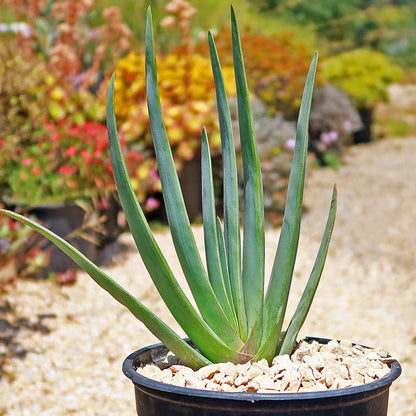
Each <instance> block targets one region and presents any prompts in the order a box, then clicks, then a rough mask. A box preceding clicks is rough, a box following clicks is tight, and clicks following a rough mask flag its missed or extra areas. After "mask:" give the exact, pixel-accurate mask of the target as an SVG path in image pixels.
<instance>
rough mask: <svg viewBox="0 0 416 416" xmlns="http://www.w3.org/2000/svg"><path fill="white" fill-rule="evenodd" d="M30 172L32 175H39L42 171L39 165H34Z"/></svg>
mask: <svg viewBox="0 0 416 416" xmlns="http://www.w3.org/2000/svg"><path fill="white" fill-rule="evenodd" d="M30 173H31V174H32V175H35V176H37V175H40V174H41V173H42V171H41V170H40V167H39V166H35V167H34V168H32V170H31V171H30Z"/></svg>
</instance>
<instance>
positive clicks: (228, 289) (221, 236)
mask: <svg viewBox="0 0 416 416" xmlns="http://www.w3.org/2000/svg"><path fill="white" fill-rule="evenodd" d="M217 241H218V252H219V255H220V263H221V269H222V276H223V279H224V286H225V291H226V293H227V297H228V300H229V302H230V305H231V306H232V309H233V310H234V313H235V308H234V307H233V294H232V291H231V282H230V277H229V275H228V264H227V254H226V249H225V241H224V233H223V231H222V228H221V220H220V219H219V217H217ZM236 319H237V317H236Z"/></svg>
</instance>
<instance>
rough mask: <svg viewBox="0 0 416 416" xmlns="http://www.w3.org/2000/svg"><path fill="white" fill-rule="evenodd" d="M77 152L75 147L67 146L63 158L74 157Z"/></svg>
mask: <svg viewBox="0 0 416 416" xmlns="http://www.w3.org/2000/svg"><path fill="white" fill-rule="evenodd" d="M77 152H78V149H77V147H76V146H74V145H72V146H69V147H68V149H66V151H65V156H69V157H72V156H75V155H76V154H77Z"/></svg>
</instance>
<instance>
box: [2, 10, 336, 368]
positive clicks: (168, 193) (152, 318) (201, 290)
mask: <svg viewBox="0 0 416 416" xmlns="http://www.w3.org/2000/svg"><path fill="white" fill-rule="evenodd" d="M231 23H232V41H233V58H234V70H235V81H236V87H237V100H238V113H239V126H240V140H241V150H242V158H243V174H244V217H243V224H244V227H243V233H244V234H243V239H242V240H243V243H241V237H240V216H239V212H240V210H239V199H238V183H237V168H236V156H235V149H234V139H233V133H232V125H231V118H230V113H229V108H228V103H227V97H226V93H225V86H224V80H223V77H222V73H221V68H220V63H219V59H218V55H217V51H216V47H215V43H214V39H213V37H212V35H211V33H209V35H208V38H209V48H210V54H211V62H212V71H213V74H214V81H215V87H216V94H217V106H218V114H219V122H220V130H221V140H222V157H223V169H224V213H223V214H224V223H223V224H222V223H221V222H220V220H219V219H218V217H217V216H216V213H215V203H214V190H213V179H212V166H211V159H210V150H209V144H208V137H207V133H206V131H205V129H203V131H202V145H201V160H202V193H203V222H204V234H205V256H206V264H207V267H206V268H205V267H204V265H203V261H202V259H201V256H200V253H199V252H198V249H197V245H196V242H195V239H194V236H193V233H192V229H191V226H190V223H189V220H188V216H187V213H186V209H185V205H184V200H183V197H182V193H181V189H180V185H179V180H178V176H177V172H176V169H175V163H174V160H173V157H172V153H171V149H170V146H169V141H168V137H167V134H166V129H165V125H164V121H163V115H162V111H161V104H160V99H159V92H158V84H157V75H156V59H155V49H154V39H153V30H152V17H151V12H150V8H149V9H148V11H147V19H146V33H145V41H146V83H147V101H148V110H149V117H150V124H151V130H152V136H153V141H154V147H155V151H156V156H157V160H158V166H159V174H160V178H161V182H162V189H163V197H164V201H165V206H166V210H167V216H168V222H169V227H170V230H171V234H172V238H173V242H174V245H175V249H176V252H177V255H178V258H179V260H180V263H181V266H182V269H183V272H184V275H185V277H186V279H187V282H188V284H189V287H190V289H191V291H192V294H193V297H194V300H195V303H196V305H197V307H198V310H199V312H198V311H197V310H196V309H195V307H194V306H193V305H192V304H191V302H190V301H189V299H188V298H187V297H186V295H185V294H184V292H183V290H182V289H181V287H180V286H179V284H178V282H177V280H176V278H175V276H174V275H173V273H172V270H171V268H170V267H169V265H168V263H167V261H166V259H165V257H164V256H163V254H162V251H161V249H160V247H159V246H158V244H157V242H156V240H155V238H154V236H153V234H152V232H151V230H150V227H149V225H148V223H147V221H146V219H145V216H144V214H143V211H142V210H141V208H140V205H139V204H138V202H137V199H136V196H135V194H134V191H133V188H132V186H131V183H130V180H129V177H128V174H127V170H126V166H125V163H124V159H123V155H122V151H121V148H120V143H119V140H118V134H117V126H116V119H115V114H114V77H115V75H114V74H113V76H112V78H111V81H110V83H109V87H108V94H107V129H108V134H109V140H110V152H111V160H112V166H113V172H114V177H115V182H116V185H117V190H118V193H119V196H120V201H121V203H122V206H123V210H124V212H125V215H126V218H127V221H128V224H129V227H130V230H131V233H132V235H133V237H134V241H135V243H136V245H137V248H138V251H139V252H140V255H141V257H142V259H143V262H144V264H145V266H146V268H147V270H148V272H149V274H150V276H151V278H152V280H153V282H154V284H155V286H156V288H157V290H158V291H159V293H160V295H161V297H162V298H163V300H164V302H165V303H166V305H167V307H168V308H169V310H170V311H171V312H172V314H173V316H174V317H175V319H176V320H177V322H178V323H179V324H180V326H181V327H182V328H183V330H184V331H185V333H186V334H187V335H188V336H189V338H190V339H191V340H192V341H193V343H194V344H195V346H196V347H197V349H194V348H192V347H191V346H189V345H188V343H186V342H185V341H184V340H183V339H182V338H181V337H179V336H178V335H177V334H176V333H175V332H174V331H173V330H172V329H170V328H169V327H168V326H167V325H166V324H165V323H164V322H162V321H161V320H160V319H159V318H158V317H157V316H156V315H155V314H154V313H153V312H151V311H150V310H149V309H148V308H147V307H145V306H144V305H143V304H142V303H141V302H139V301H138V300H137V299H136V298H135V297H134V296H132V295H131V294H129V293H128V292H127V291H126V290H124V289H123V288H122V287H121V286H120V285H119V284H118V283H116V282H115V281H114V280H112V279H111V278H110V277H109V276H108V275H107V274H106V273H104V272H103V271H102V270H100V269H99V268H98V267H97V266H96V265H95V264H93V263H92V262H91V261H90V260H88V259H87V258H86V257H85V256H84V255H83V254H82V253H80V252H79V251H78V250H77V249H76V248H74V247H72V246H71V245H70V244H69V243H67V242H66V241H65V240H63V239H62V238H60V237H58V236H57V235H55V234H53V233H52V232H50V231H49V230H47V229H45V228H44V227H42V226H41V225H39V224H37V223H35V222H33V221H32V220H30V219H28V218H25V217H23V216H20V215H18V214H16V213H14V212H11V211H6V210H2V212H3V213H5V214H7V215H9V216H10V217H12V218H15V219H17V220H20V221H22V222H24V223H26V224H27V225H29V226H31V227H32V228H33V229H35V230H37V231H38V232H39V233H41V234H42V235H44V236H45V237H47V238H48V239H49V240H51V241H52V242H53V243H55V244H56V245H57V246H58V247H59V248H61V249H62V250H63V251H64V252H65V253H66V254H67V255H68V256H70V257H71V258H72V259H73V260H74V261H75V262H76V263H78V265H79V266H80V267H81V268H83V269H84V270H85V271H86V272H87V273H88V274H89V275H90V276H91V277H92V278H93V279H94V280H95V281H96V282H97V283H98V284H99V285H100V286H101V287H102V288H103V289H105V290H106V291H108V292H109V293H110V294H111V295H112V296H113V297H114V298H115V299H116V300H117V301H119V302H120V303H121V304H123V305H124V306H125V307H126V308H128V309H129V310H130V311H131V312H132V313H133V315H134V316H136V317H137V318H138V319H139V320H141V321H142V322H143V323H144V324H145V325H146V326H147V328H148V329H149V330H150V331H151V332H152V333H153V334H154V335H155V336H156V337H158V338H159V339H160V340H161V341H162V342H163V343H164V344H165V345H166V346H167V347H168V348H169V349H170V350H171V351H172V352H174V353H175V354H176V355H177V356H179V357H180V358H181V359H182V360H183V361H184V363H185V364H187V365H189V366H190V367H192V368H199V367H201V366H203V365H206V364H209V363H210V362H222V361H231V362H235V363H242V362H246V361H248V360H250V359H253V360H258V359H261V358H266V359H267V360H268V361H271V359H272V358H273V357H274V356H275V355H276V354H287V353H290V352H291V351H292V349H293V346H294V344H295V341H296V337H297V335H298V332H299V329H300V327H301V325H302V324H303V322H304V320H305V317H306V314H307V312H308V310H309V307H310V305H311V302H312V299H313V297H314V294H315V290H316V287H317V285H318V282H319V279H320V276H321V273H322V269H323V267H324V262H325V259H326V255H327V251H328V245H329V240H330V236H331V233H332V229H333V224H334V220H335V210H336V188H335V187H334V192H333V197H332V202H331V207H330V211H329V217H328V220H327V224H326V228H325V231H324V235H323V238H322V242H321V245H320V248H319V251H318V255H317V258H316V261H315V264H314V267H313V270H312V272H311V275H310V277H309V280H308V283H307V285H306V288H305V291H304V293H303V295H302V297H301V300H300V302H299V305H298V307H297V309H296V311H295V313H294V315H293V317H292V320H291V321H290V324H289V326H288V328H287V329H286V331H285V332H284V336H283V338H281V339H280V334H281V332H282V324H283V318H284V314H285V310H286V305H287V299H288V294H289V289H290V283H291V279H292V274H293V268H294V263H295V258H296V252H297V246H298V240H299V232H300V218H301V211H302V196H303V185H304V178H305V165H306V155H307V148H308V121H309V112H310V105H311V100H312V92H313V85H314V80H315V73H316V67H317V54H315V56H314V57H313V59H312V63H311V66H310V69H309V73H308V76H307V80H306V85H305V89H304V93H303V98H302V103H301V108H300V112H299V120H298V126H297V134H296V146H295V150H294V157H293V162H292V170H291V174H290V180H289V186H288V192H287V201H286V209H285V216H284V220H283V225H282V229H281V233H280V237H279V242H278V247H277V250H276V256H275V260H274V264H273V268H272V272H271V276H270V281H269V284H268V287H267V290H266V291H265V290H264V287H265V283H264V257H265V237H264V210H263V189H262V179H261V171H260V163H259V157H258V153H257V147H256V141H255V136H254V130H253V121H252V114H251V108H250V100H249V93H248V88H247V80H246V75H245V70H244V63H243V56H242V50H241V43H240V38H239V34H238V28H237V23H236V19H235V14H234V10H233V9H231Z"/></svg>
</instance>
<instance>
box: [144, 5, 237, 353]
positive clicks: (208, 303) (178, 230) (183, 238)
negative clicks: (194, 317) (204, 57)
mask: <svg viewBox="0 0 416 416" xmlns="http://www.w3.org/2000/svg"><path fill="white" fill-rule="evenodd" d="M145 43H146V48H145V55H146V56H145V57H146V92H147V105H148V110H149V118H150V126H151V131H152V137H153V143H154V147H155V152H156V157H157V161H158V167H159V175H160V179H161V182H162V192H163V198H164V201H165V207H166V211H167V217H168V222H169V227H170V230H171V234H172V239H173V243H174V245H175V249H176V253H177V255H178V258H179V261H180V263H181V266H182V270H183V272H184V275H185V277H186V279H187V281H188V284H189V287H190V289H191V291H192V294H193V296H194V299H195V301H196V304H197V305H198V308H199V310H200V312H201V314H202V316H203V318H204V320H205V321H206V322H207V323H208V325H209V326H210V327H211V328H212V329H213V331H214V332H215V333H216V334H217V335H218V336H219V337H220V338H221V339H222V340H223V341H224V342H225V344H226V345H228V346H229V347H230V348H232V349H235V350H238V349H239V348H240V347H241V346H242V341H241V339H240V338H239V336H238V335H237V333H236V332H235V330H234V328H233V327H232V325H231V323H230V322H229V321H228V319H227V317H226V315H225V313H224V312H223V310H222V308H221V305H220V304H219V302H218V300H217V298H216V296H215V294H214V291H213V290H212V287H211V285H210V283H209V280H208V276H207V273H206V271H205V268H204V265H203V263H202V260H201V257H200V255H199V252H198V248H197V245H196V242H195V239H194V236H193V233H192V229H191V226H190V223H189V218H188V215H187V213H186V208H185V203H184V200H183V196H182V192H181V188H180V184H179V179H178V175H177V172H176V168H175V163H174V160H173V157H172V152H171V149H170V145H169V140H168V137H167V133H166V128H165V123H164V121H163V116H162V109H161V104H160V97H159V89H158V84H157V73H156V56H155V50H154V41H153V29H152V18H151V14H150V10H148V12H147V19H146V32H145Z"/></svg>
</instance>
